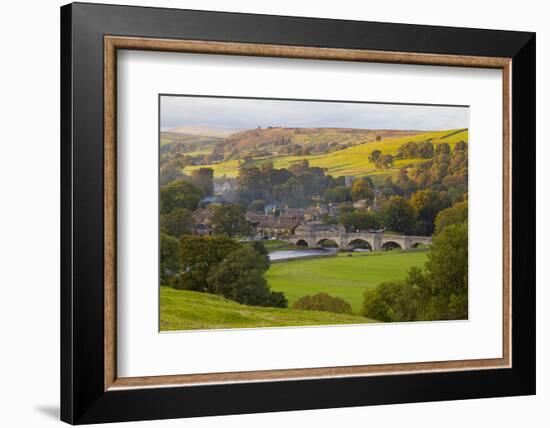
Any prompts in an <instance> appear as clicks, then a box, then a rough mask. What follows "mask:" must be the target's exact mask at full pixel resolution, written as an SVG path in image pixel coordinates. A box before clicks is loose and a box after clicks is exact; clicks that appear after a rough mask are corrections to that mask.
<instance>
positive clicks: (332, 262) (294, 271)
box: [266, 250, 428, 313]
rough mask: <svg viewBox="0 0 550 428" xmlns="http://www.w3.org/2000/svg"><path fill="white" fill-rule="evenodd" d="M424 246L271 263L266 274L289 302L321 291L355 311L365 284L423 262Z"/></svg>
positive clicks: (392, 277)
mask: <svg viewBox="0 0 550 428" xmlns="http://www.w3.org/2000/svg"><path fill="white" fill-rule="evenodd" d="M427 254H428V250H417V251H410V252H406V251H403V252H401V251H390V252H375V253H353V256H352V257H348V256H347V254H339V255H338V256H336V257H323V258H317V259H307V260H300V259H297V260H292V261H287V262H280V263H273V264H272V265H271V267H270V268H269V270H268V271H267V274H266V278H267V282H268V284H269V286H270V287H271V289H272V290H275V291H282V292H284V293H285V296H286V298H287V299H288V302H289V305H292V304H293V303H294V302H295V301H296V300H297V299H299V298H300V297H302V296H305V295H307V294H310V295H311V294H316V293H321V292H325V293H328V294H330V295H331V296H338V297H341V298H342V299H344V300H346V301H347V302H348V303H349V304H350V305H351V306H352V309H353V312H354V313H359V311H360V309H361V305H362V304H363V293H364V291H365V289H366V288H369V287H374V286H376V285H378V284H380V283H381V282H384V281H390V280H396V279H403V278H405V276H406V274H407V271H408V270H409V269H410V268H411V267H413V266H418V267H422V266H424V262H425V261H426V256H427Z"/></svg>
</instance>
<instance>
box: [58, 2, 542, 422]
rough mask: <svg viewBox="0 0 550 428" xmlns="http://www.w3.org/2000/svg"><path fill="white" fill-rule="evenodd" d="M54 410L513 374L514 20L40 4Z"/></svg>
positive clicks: (306, 396) (519, 83)
mask: <svg viewBox="0 0 550 428" xmlns="http://www.w3.org/2000/svg"><path fill="white" fill-rule="evenodd" d="M61 54H62V59H61V61H62V63H61V74H62V75H61V83H62V85H61V87H62V90H61V104H62V111H61V128H62V140H61V156H62V159H61V160H62V162H61V164H62V171H61V176H62V180H61V187H62V188H61V191H62V207H61V212H62V219H61V221H62V235H61V243H62V265H61V270H62V283H61V339H62V343H61V358H62V361H61V368H62V370H61V390H62V395H61V418H62V420H64V421H66V422H69V423H71V424H85V423H98V422H117V421H130V420H145V419H163V418H178V417H191V416H203V415H223V414H237V413H252V412H270V411H283V410H299V409H315V408H328V407H344V406H363V405H373V404H389V403H406V402H418V401H436V400H453V399H465V398H481V397H496V396H511V395H527V394H534V393H535V257H534V253H535V246H534V242H535V221H534V220H535V214H534V213H535V210H534V207H535V195H534V189H535V162H534V160H535V35H534V34H533V33H526V32H509V31H495V30H481V29H465V28H447V27H433V26H430V27H428V26H417V25H408V24H390V23H372V22H356V21H338V20H327V19H313V18H297V17H282V16H266V15H248V14H233V13H220V12H205V11H191V10H175V9H157V8H140V7H128V6H112V5H111V6H109V5H92V4H78V3H76V4H70V5H67V6H64V7H62V8H61Z"/></svg>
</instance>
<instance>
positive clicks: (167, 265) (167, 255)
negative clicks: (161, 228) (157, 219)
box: [160, 233, 181, 285]
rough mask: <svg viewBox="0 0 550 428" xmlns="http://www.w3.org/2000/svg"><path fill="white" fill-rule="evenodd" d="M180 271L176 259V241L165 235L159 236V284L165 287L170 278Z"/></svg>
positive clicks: (179, 264)
mask: <svg viewBox="0 0 550 428" xmlns="http://www.w3.org/2000/svg"><path fill="white" fill-rule="evenodd" d="M180 269H181V263H180V261H179V258H178V240H177V239H176V238H174V237H173V236H170V235H167V234H165V233H161V234H160V282H161V284H163V285H167V284H168V281H169V280H170V278H172V277H173V276H174V275H176V274H177V273H178V272H179V271H180Z"/></svg>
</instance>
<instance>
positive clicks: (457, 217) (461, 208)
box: [435, 201, 468, 233]
mask: <svg viewBox="0 0 550 428" xmlns="http://www.w3.org/2000/svg"><path fill="white" fill-rule="evenodd" d="M467 219H468V201H462V202H457V203H456V204H454V205H453V206H452V207H450V208H446V209H444V210H442V211H440V212H439V214H437V217H436V218H435V232H436V233H440V232H441V231H442V230H443V229H445V228H446V227H447V226H449V225H451V224H461V223H463V222H464V221H465V220H467Z"/></svg>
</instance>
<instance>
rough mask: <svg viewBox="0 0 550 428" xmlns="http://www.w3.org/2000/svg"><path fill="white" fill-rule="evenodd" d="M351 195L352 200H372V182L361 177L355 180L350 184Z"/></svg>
mask: <svg viewBox="0 0 550 428" xmlns="http://www.w3.org/2000/svg"><path fill="white" fill-rule="evenodd" d="M351 197H352V199H353V200H354V201H359V200H361V199H366V200H367V201H368V202H369V203H371V202H372V201H373V200H374V191H373V190H372V182H371V181H369V180H367V179H366V178H364V177H362V178H359V179H358V180H355V181H354V182H353V184H352V185H351Z"/></svg>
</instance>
